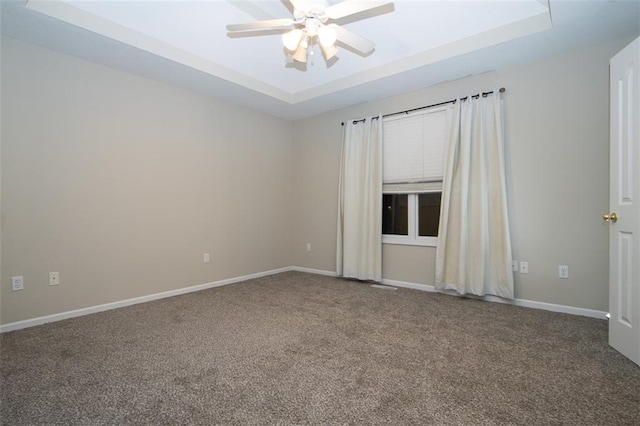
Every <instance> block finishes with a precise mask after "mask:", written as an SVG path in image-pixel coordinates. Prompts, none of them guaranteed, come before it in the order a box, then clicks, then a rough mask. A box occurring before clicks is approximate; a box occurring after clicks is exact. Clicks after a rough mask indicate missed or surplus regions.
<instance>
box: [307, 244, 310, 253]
mask: <svg viewBox="0 0 640 426" xmlns="http://www.w3.org/2000/svg"><path fill="white" fill-rule="evenodd" d="M307 251H311V243H307Z"/></svg>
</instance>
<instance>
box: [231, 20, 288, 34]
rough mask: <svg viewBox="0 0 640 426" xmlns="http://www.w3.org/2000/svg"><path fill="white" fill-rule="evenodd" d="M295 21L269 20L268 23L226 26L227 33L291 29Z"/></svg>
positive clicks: (258, 22) (257, 22)
mask: <svg viewBox="0 0 640 426" xmlns="http://www.w3.org/2000/svg"><path fill="white" fill-rule="evenodd" d="M294 23H295V21H294V20H293V19H290V18H287V19H270V20H268V21H256V22H249V23H246V24H230V25H227V31H250V30H264V29H283V30H286V29H293V28H294V27H295V26H294Z"/></svg>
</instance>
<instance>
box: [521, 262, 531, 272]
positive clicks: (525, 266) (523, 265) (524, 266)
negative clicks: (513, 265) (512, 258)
mask: <svg viewBox="0 0 640 426" xmlns="http://www.w3.org/2000/svg"><path fill="white" fill-rule="evenodd" d="M520 273H521V274H528V273H529V262H527V261H525V260H521V261H520Z"/></svg>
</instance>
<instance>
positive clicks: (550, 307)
mask: <svg viewBox="0 0 640 426" xmlns="http://www.w3.org/2000/svg"><path fill="white" fill-rule="evenodd" d="M382 284H385V285H392V286H394V287H404V288H412V289H414V290H422V291H431V292H435V293H442V294H448V295H450V296H457V297H461V296H462V295H460V294H458V293H456V292H455V291H442V290H438V289H437V288H435V287H434V286H432V285H426V284H416V283H408V282H404V281H394V280H387V279H383V280H382ZM465 297H469V298H473V299H478V300H484V301H487V302H496V303H504V304H507V305H515V306H522V307H525V308H534V309H542V310H545V311H552V312H560V313H564V314H571V315H581V316H583V317H591V318H598V319H607V313H606V312H603V311H597V310H595V309H586V308H577V307H575V306H567V305H556V304H554V303H545V302H537V301H535V300H526V299H513V300H509V299H503V298H501V297H497V296H484V297H482V296H473V295H471V296H470V295H465Z"/></svg>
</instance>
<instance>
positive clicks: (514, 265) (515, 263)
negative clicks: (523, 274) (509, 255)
mask: <svg viewBox="0 0 640 426" xmlns="http://www.w3.org/2000/svg"><path fill="white" fill-rule="evenodd" d="M511 269H513V272H518V261H517V260H512V261H511Z"/></svg>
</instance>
